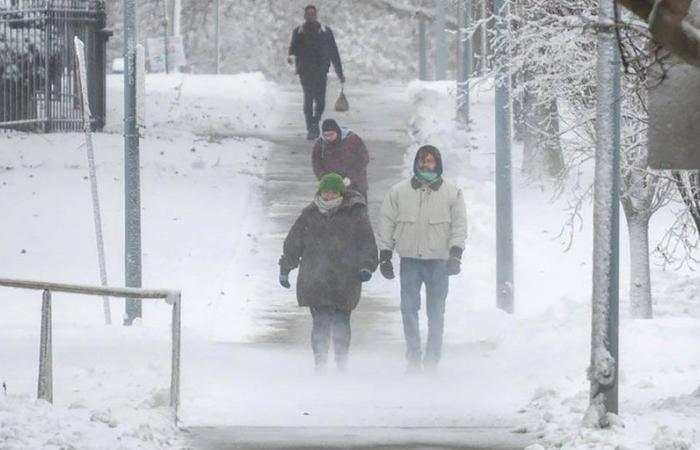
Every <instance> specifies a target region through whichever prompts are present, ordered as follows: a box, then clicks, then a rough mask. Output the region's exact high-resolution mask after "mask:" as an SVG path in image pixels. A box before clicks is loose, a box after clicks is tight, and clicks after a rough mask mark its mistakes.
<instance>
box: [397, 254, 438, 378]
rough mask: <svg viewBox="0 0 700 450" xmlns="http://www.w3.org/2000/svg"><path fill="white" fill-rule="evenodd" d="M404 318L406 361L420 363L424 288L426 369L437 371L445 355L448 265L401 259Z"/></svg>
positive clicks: (434, 260)
mask: <svg viewBox="0 0 700 450" xmlns="http://www.w3.org/2000/svg"><path fill="white" fill-rule="evenodd" d="M400 277H401V317H402V318H403V333H404V337H405V339H406V359H407V360H408V363H409V365H411V366H414V367H417V366H420V363H421V338H420V325H419V320H418V311H420V305H421V298H420V289H421V286H422V285H423V284H425V293H426V299H425V303H426V312H427V315H428V341H427V343H426V345H425V358H424V361H423V363H424V365H426V366H428V367H435V366H436V365H437V363H438V362H439V361H440V355H441V353H442V333H443V330H444V324H445V300H446V299H447V291H448V287H449V279H448V276H447V261H446V260H442V259H414V258H401V269H400Z"/></svg>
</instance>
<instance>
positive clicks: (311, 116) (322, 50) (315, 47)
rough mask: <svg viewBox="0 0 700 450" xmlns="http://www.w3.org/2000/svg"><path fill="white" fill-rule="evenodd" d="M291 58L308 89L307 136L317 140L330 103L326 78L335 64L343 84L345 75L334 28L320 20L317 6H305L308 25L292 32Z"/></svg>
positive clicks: (290, 60) (304, 86) (336, 71)
mask: <svg viewBox="0 0 700 450" xmlns="http://www.w3.org/2000/svg"><path fill="white" fill-rule="evenodd" d="M287 60H288V61H289V63H290V64H295V65H296V72H297V74H298V75H299V80H300V81H301V87H302V88H303V90H304V117H305V119H306V131H307V135H306V138H307V139H308V140H314V139H316V138H318V136H319V134H320V129H319V126H318V123H319V121H320V120H321V116H322V115H323V110H324V108H325V106H326V78H327V75H328V69H329V68H330V65H331V63H332V64H333V68H334V69H335V73H336V74H337V75H338V79H340V82H341V83H343V84H344V83H345V76H344V75H343V65H342V64H341V62H340V54H339V53H338V46H337V45H336V43H335V37H334V36H333V31H331V29H330V28H329V27H327V26H325V25H321V24H320V23H319V22H318V20H317V14H316V7H315V6H313V5H309V6H307V7H306V8H304V24H303V25H301V26H299V27H297V28H295V29H294V31H293V32H292V42H291V44H290V45H289V57H288V58H287ZM314 103H315V107H314Z"/></svg>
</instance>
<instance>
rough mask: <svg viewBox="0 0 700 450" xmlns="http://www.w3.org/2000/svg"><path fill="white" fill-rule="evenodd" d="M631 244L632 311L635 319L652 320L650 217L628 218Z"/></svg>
mask: <svg viewBox="0 0 700 450" xmlns="http://www.w3.org/2000/svg"><path fill="white" fill-rule="evenodd" d="M627 230H628V231H629V243H630V309H631V313H632V317H633V318H635V319H651V318H652V317H653V311H652V304H651V275H650V272H649V217H647V216H643V215H637V216H630V217H628V218H627Z"/></svg>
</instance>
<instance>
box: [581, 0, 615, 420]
mask: <svg viewBox="0 0 700 450" xmlns="http://www.w3.org/2000/svg"><path fill="white" fill-rule="evenodd" d="M615 7H616V6H615V4H614V3H613V0H601V1H600V3H599V6H598V20H599V23H598V92H597V105H596V153H595V191H594V197H593V299H592V300H593V305H592V306H593V308H592V328H591V369H590V371H589V377H590V382H591V393H590V402H591V403H590V407H589V410H588V413H587V414H586V415H587V421H588V422H593V423H595V425H596V426H601V427H606V426H608V425H609V423H608V417H607V414H608V413H613V414H617V413H618V373H619V351H618V350H619V349H618V336H619V330H618V325H619V245H620V99H621V89H620V54H619V49H618V46H617V41H616V38H615V28H614V27H615Z"/></svg>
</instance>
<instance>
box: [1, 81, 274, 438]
mask: <svg viewBox="0 0 700 450" xmlns="http://www.w3.org/2000/svg"><path fill="white" fill-rule="evenodd" d="M147 91H148V93H149V94H148V100H147V113H146V114H147V121H146V124H145V126H146V127H145V128H144V129H143V130H142V134H143V138H142V139H141V167H142V173H141V186H142V220H143V229H142V234H143V267H144V271H143V285H144V286H145V287H159V288H172V289H181V290H182V295H183V304H184V306H183V309H184V311H185V313H184V314H183V326H184V330H185V335H186V337H185V342H187V339H188V337H189V336H192V335H202V336H206V338H207V339H243V338H244V337H245V336H249V335H250V334H251V333H253V331H255V332H261V331H262V330H260V329H259V328H260V327H257V328H256V329H255V330H252V323H251V321H250V320H249V318H248V317H249V316H248V311H247V309H248V305H249V302H250V301H251V300H252V298H251V295H252V292H253V286H252V284H251V283H248V282H247V278H248V277H249V273H250V271H251V269H253V267H252V265H251V264H250V255H252V254H254V252H255V239H254V237H253V236H254V230H256V228H257V227H258V225H259V223H258V220H260V216H261V214H260V212H259V211H258V208H259V207H260V201H259V197H260V196H261V177H262V172H263V169H264V165H265V160H266V158H267V151H268V149H269V144H268V143H267V142H265V141H262V140H259V139H255V138H245V139H243V138H238V137H237V138H231V137H230V136H233V135H250V134H256V133H259V132H261V131H263V130H264V129H265V128H266V127H267V126H269V125H271V124H272V123H273V122H274V121H275V120H277V115H276V114H275V113H274V111H275V106H276V102H277V101H279V99H278V97H277V96H278V91H277V88H276V86H275V85H274V84H272V83H269V82H267V81H265V79H264V78H263V77H262V76H261V75H260V74H242V75H237V76H222V77H206V76H197V77H191V76H173V77H165V76H163V77H160V76H149V77H148V79H147ZM108 92H109V98H108V107H109V113H108V117H109V120H110V123H109V124H108V126H107V128H106V131H107V132H106V133H98V134H95V135H94V145H95V152H96V160H97V171H98V183H99V189H100V197H101V198H100V200H101V203H102V214H103V227H104V235H105V248H106V255H107V269H108V270H107V272H108V279H109V282H110V284H113V285H122V284H123V280H124V275H123V274H124V268H123V264H124V263H123V239H124V236H123V222H124V219H123V217H124V216H123V214H124V213H123V189H124V182H123V180H124V173H123V170H124V169H123V154H124V152H123V138H122V136H121V128H122V127H121V116H122V115H121V111H120V105H121V101H122V79H121V78H120V77H110V79H109V80H108ZM227 136H229V137H227ZM0 149H1V150H0V202H1V204H2V209H3V219H2V221H1V222H0V230H1V231H0V233H1V235H2V236H3V239H2V240H1V241H0V255H2V257H1V258H0V261H1V262H0V274H1V275H0V276H2V277H7V278H22V279H36V280H50V281H60V282H71V283H85V284H99V276H98V274H99V272H98V271H97V256H96V250H95V238H94V228H93V219H92V206H91V200H90V190H89V182H88V181H87V157H86V152H85V148H84V138H83V136H82V135H81V134H73V133H69V134H48V135H40V134H24V133H2V134H0ZM234 255H235V257H234ZM40 298H41V293H40V292H27V291H16V290H10V289H0V304H1V308H2V311H3V314H2V315H0V381H2V382H5V384H6V386H7V395H3V394H0V448H2V449H29V448H32V449H33V448H53V447H52V446H56V448H75V449H88V448H91V449H111V448H172V445H173V444H172V439H173V437H174V435H175V427H174V425H173V424H172V418H171V413H170V411H169V409H168V408H166V407H165V406H167V388H168V385H169V380H170V375H169V370H170V369H169V368H170V359H169V358H170V341H169V338H170V334H169V323H170V307H169V306H168V305H166V304H165V303H164V302H160V301H157V302H156V301H144V323H143V325H142V326H136V327H132V328H128V329H125V328H123V327H121V326H119V324H121V317H122V314H123V311H124V307H123V301H121V300H119V301H118V300H112V302H111V305H112V313H113V317H114V319H115V320H114V321H115V323H116V325H115V326H112V327H104V326H103V325H102V323H103V322H102V321H103V315H102V301H101V299H99V298H96V297H93V298H90V297H80V296H73V295H60V294H56V295H55V296H54V308H53V320H54V339H53V342H54V355H53V358H54V372H55V373H54V377H55V382H54V384H55V388H54V390H55V395H54V398H55V407H50V406H49V405H47V404H43V403H42V402H37V401H35V400H31V399H32V398H33V396H34V395H35V389H36V373H37V361H38V342H39V341H38V339H39V323H40V322H39V317H40ZM42 417H46V420H39V418H42Z"/></svg>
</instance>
